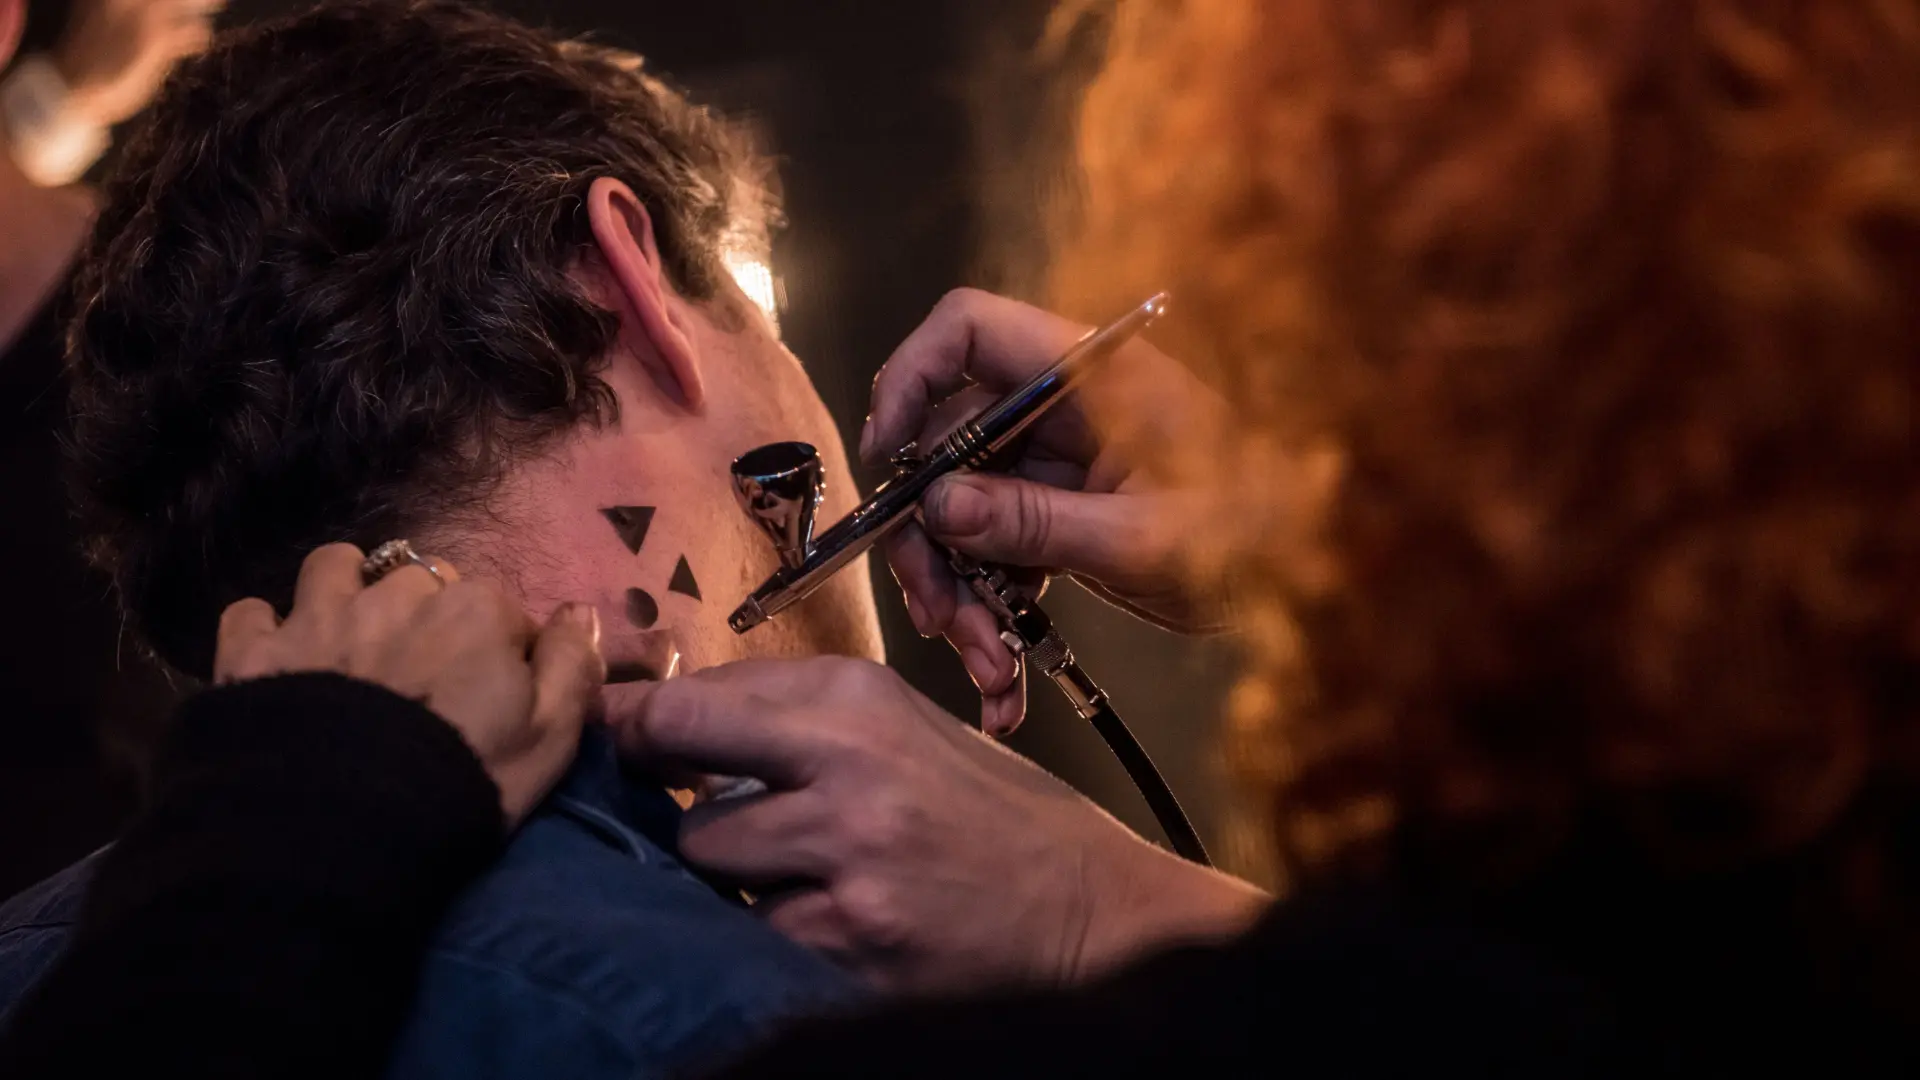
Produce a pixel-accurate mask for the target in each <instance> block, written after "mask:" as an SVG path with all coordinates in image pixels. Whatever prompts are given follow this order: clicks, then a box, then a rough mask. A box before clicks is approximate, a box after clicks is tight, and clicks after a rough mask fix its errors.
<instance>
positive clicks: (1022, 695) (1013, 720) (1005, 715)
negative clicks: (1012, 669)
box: [980, 664, 1027, 739]
mask: <svg viewBox="0 0 1920 1080" xmlns="http://www.w3.org/2000/svg"><path fill="white" fill-rule="evenodd" d="M1026 716H1027V673H1026V665H1025V664H1022V665H1020V670H1019V674H1018V676H1017V677H1016V678H1015V679H1014V680H1013V685H1011V686H1009V687H1007V688H1006V689H1005V690H1003V691H1001V692H1000V693H998V694H989V695H987V696H986V697H984V698H982V699H981V701H980V730H981V731H984V732H986V733H987V734H988V735H991V736H992V737H994V738H996V739H1004V738H1006V737H1007V736H1009V735H1011V734H1013V733H1014V732H1015V731H1016V730H1018V729H1019V727H1020V723H1021V721H1023V720H1025V719H1026Z"/></svg>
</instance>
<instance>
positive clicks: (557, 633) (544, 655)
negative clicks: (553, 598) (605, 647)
mask: <svg viewBox="0 0 1920 1080" xmlns="http://www.w3.org/2000/svg"><path fill="white" fill-rule="evenodd" d="M606 678H607V665H606V662H605V661H604V660H602V659H601V658H600V615H599V613H598V612H596V611H594V609H593V605H591V604H562V605H560V607H559V608H558V609H556V610H555V611H554V613H553V615H552V617H551V618H549V619H548V620H547V625H546V626H545V627H543V628H542V629H541V631H540V637H539V639H538V640H536V641H535V642H534V643H533V725H534V728H535V730H536V731H538V732H540V733H541V734H543V735H560V736H562V737H566V736H567V733H568V732H569V731H578V730H579V728H580V725H581V723H582V721H583V720H584V718H585V717H586V713H587V709H588V707H589V706H590V705H591V704H592V703H593V701H594V699H595V695H596V694H597V693H598V692H599V690H600V684H601V683H603V682H605V681H606Z"/></svg>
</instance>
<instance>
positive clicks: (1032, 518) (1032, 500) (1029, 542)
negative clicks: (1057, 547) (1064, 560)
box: [1013, 483, 1053, 552]
mask: <svg viewBox="0 0 1920 1080" xmlns="http://www.w3.org/2000/svg"><path fill="white" fill-rule="evenodd" d="M1014 491H1015V495H1014V513H1013V529H1014V536H1013V541H1014V543H1015V544H1016V545H1017V546H1018V548H1019V550H1021V551H1031V552H1041V551H1045V550H1047V542H1048V540H1049V539H1050V538H1051V537H1052V535H1053V502H1052V501H1051V500H1050V499H1048V498H1047V497H1046V493H1045V492H1044V491H1042V490H1041V488H1040V486H1039V485H1038V484H1032V483H1026V484H1020V485H1018V486H1017V487H1015V489H1014Z"/></svg>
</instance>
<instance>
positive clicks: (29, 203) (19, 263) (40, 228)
mask: <svg viewBox="0 0 1920 1080" xmlns="http://www.w3.org/2000/svg"><path fill="white" fill-rule="evenodd" d="M93 213H94V199H93V193H92V192H91V191H89V190H87V189H86V188H82V187H78V186H73V187H63V188H43V187H40V186H38V185H36V184H34V183H33V182H32V181H31V180H28V179H27V178H26V175H25V174H24V173H22V172H21V171H20V169H19V166H17V165H15V164H14V163H13V158H12V155H11V154H9V153H8V152H7V147H6V145H5V143H4V142H0V236H6V237H7V238H8V239H9V240H10V241H11V242H10V243H8V244H6V245H5V246H4V247H0V352H4V351H5V350H6V349H9V348H11V347H12V346H13V343H14V341H15V340H16V339H17V338H18V337H19V336H20V332H21V331H23V330H25V329H26V327H27V324H28V323H30V322H32V321H33V318H34V315H35V314H37V313H38V312H39V310H40V308H41V306H42V305H44V304H45V303H46V301H47V298H48V297H50V296H52V295H53V292H54V290H55V289H56V288H57V287H58V286H59V285H60V283H61V281H62V280H64V279H65V277H66V274H67V270H68V268H69V267H70V266H71V265H72V264H73V260H74V256H76V255H77V254H79V251H80V245H81V243H82V242H83V241H84V240H85V239H86V235H87V227H88V225H89V224H90V223H91V222H92V220H93Z"/></svg>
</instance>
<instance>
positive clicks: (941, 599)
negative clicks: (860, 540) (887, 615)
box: [883, 524, 956, 637]
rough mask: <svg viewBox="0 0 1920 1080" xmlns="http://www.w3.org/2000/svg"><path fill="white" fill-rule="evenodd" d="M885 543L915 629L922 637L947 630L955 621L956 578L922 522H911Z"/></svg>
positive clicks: (890, 563) (895, 578) (889, 560)
mask: <svg viewBox="0 0 1920 1080" xmlns="http://www.w3.org/2000/svg"><path fill="white" fill-rule="evenodd" d="M883 543H884V545H885V546H884V548H883V553H884V554H885V555H886V558H887V566H888V567H889V568H890V569H891V570H892V571H893V579H894V580H895V581H896V582H898V583H899V584H900V593H901V595H902V597H903V598H904V599H905V601H906V605H907V617H908V618H910V619H912V620H913V628H914V629H915V630H917V631H919V632H920V636H921V637H936V636H938V635H940V634H944V633H946V630H947V626H948V625H949V624H951V623H952V622H953V613H954V608H955V604H954V591H953V587H954V582H955V580H956V578H955V577H954V573H953V569H952V567H949V566H948V565H947V560H946V558H945V557H943V556H942V555H941V554H940V552H939V551H938V550H936V549H935V548H934V546H933V545H932V544H931V543H929V542H928V541H927V534H926V533H925V532H922V531H921V529H920V526H919V525H918V524H909V525H907V526H906V527H905V528H903V529H901V530H900V531H899V532H897V533H895V534H893V535H892V536H890V537H888V538H887V539H886V540H885V541H884V542H883Z"/></svg>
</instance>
